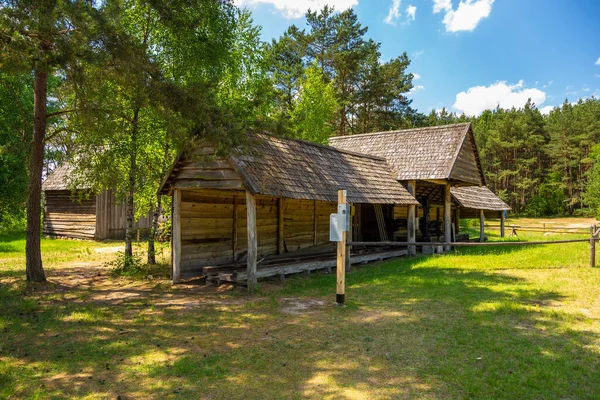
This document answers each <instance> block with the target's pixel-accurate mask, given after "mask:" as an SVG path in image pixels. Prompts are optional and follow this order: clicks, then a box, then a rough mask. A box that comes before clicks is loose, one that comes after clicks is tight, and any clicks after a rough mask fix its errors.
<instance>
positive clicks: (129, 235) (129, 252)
mask: <svg viewBox="0 0 600 400" xmlns="http://www.w3.org/2000/svg"><path fill="white" fill-rule="evenodd" d="M139 114H140V109H139V107H136V108H135V109H134V111H133V122H132V125H133V126H132V128H131V150H130V151H131V153H130V154H129V160H130V164H129V184H128V193H127V202H126V211H125V212H126V218H127V222H126V225H125V257H133V248H132V241H133V217H134V208H133V196H134V194H135V177H136V175H137V173H136V172H137V171H136V169H137V134H138V120H139Z"/></svg>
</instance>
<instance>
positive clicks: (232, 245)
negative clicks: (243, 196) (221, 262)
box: [231, 194, 238, 263]
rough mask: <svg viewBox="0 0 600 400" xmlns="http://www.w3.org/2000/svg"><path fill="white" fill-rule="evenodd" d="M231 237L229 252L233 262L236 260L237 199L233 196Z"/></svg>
mask: <svg viewBox="0 0 600 400" xmlns="http://www.w3.org/2000/svg"><path fill="white" fill-rule="evenodd" d="M232 224H233V237H232V239H233V240H232V243H231V251H232V252H233V262H234V263H235V260H236V258H237V247H238V238H237V237H238V226H237V225H238V224H237V197H235V194H234V195H233V223H232Z"/></svg>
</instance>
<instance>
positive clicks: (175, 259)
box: [171, 189, 181, 283]
mask: <svg viewBox="0 0 600 400" xmlns="http://www.w3.org/2000/svg"><path fill="white" fill-rule="evenodd" d="M172 215H173V217H172V218H173V220H172V223H171V229H172V231H173V232H171V241H172V243H171V249H172V254H171V268H172V271H173V283H179V282H181V190H180V189H175V190H174V191H173V213H172Z"/></svg>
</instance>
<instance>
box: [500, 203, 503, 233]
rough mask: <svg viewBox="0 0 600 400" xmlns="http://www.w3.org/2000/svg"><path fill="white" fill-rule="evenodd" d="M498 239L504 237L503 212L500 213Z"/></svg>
mask: <svg viewBox="0 0 600 400" xmlns="http://www.w3.org/2000/svg"><path fill="white" fill-rule="evenodd" d="M500 237H501V238H503V237H504V210H503V211H500Z"/></svg>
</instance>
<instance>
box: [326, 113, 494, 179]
mask: <svg viewBox="0 0 600 400" xmlns="http://www.w3.org/2000/svg"><path fill="white" fill-rule="evenodd" d="M329 144H330V145H331V146H334V147H337V148H339V149H344V150H350V151H355V152H358V153H362V154H371V155H374V156H378V157H382V158H385V159H386V160H387V162H388V163H389V165H390V166H391V168H392V170H393V171H394V173H395V174H396V178H397V179H398V180H400V181H406V180H413V179H414V180H448V181H451V182H452V183H453V184H456V185H461V184H467V185H469V184H472V185H481V184H484V183H485V182H484V178H483V172H482V169H481V164H480V161H479V154H478V152H477V147H476V145H475V138H474V136H473V131H472V129H471V124H470V123H466V124H454V125H442V126H433V127H426V128H415V129H404V130H398V131H390V132H376V133H366V134H361V135H350V136H337V137H332V138H330V139H329Z"/></svg>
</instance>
